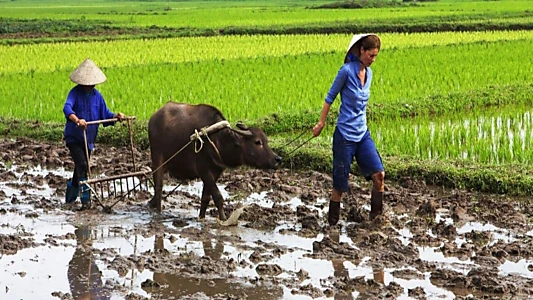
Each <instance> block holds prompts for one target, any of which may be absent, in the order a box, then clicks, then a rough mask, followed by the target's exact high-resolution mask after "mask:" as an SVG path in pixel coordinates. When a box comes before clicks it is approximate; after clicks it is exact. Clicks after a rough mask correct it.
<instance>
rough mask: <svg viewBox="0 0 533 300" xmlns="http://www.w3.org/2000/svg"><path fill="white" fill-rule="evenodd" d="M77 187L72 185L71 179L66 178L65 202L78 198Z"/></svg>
mask: <svg viewBox="0 0 533 300" xmlns="http://www.w3.org/2000/svg"><path fill="white" fill-rule="evenodd" d="M78 193H79V188H78V187H77V186H73V185H72V179H69V180H67V191H66V192H65V203H72V202H74V201H76V198H78Z"/></svg>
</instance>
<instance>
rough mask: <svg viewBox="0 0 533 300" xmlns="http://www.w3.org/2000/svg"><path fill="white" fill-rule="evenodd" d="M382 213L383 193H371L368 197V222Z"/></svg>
mask: <svg viewBox="0 0 533 300" xmlns="http://www.w3.org/2000/svg"><path fill="white" fill-rule="evenodd" d="M382 213H383V192H378V191H372V196H371V197H370V216H369V218H370V221H372V220H374V219H375V218H376V217H377V216H378V215H381V214H382Z"/></svg>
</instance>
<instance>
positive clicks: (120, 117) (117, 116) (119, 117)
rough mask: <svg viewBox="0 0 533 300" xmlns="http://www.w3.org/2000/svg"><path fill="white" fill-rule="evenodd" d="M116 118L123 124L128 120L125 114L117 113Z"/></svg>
mask: <svg viewBox="0 0 533 300" xmlns="http://www.w3.org/2000/svg"><path fill="white" fill-rule="evenodd" d="M115 118H117V119H118V121H119V122H122V121H124V119H125V118H126V116H125V115H124V114H123V113H121V112H119V113H117V114H116V115H115Z"/></svg>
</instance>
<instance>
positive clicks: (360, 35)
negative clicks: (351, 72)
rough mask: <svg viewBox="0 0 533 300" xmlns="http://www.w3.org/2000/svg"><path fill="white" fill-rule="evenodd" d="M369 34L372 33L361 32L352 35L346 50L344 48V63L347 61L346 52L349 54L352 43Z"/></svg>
mask: <svg viewBox="0 0 533 300" xmlns="http://www.w3.org/2000/svg"><path fill="white" fill-rule="evenodd" d="M369 35H372V34H371V33H363V34H356V35H354V36H353V37H352V40H351V41H350V45H348V50H346V55H345V56H344V63H347V62H348V54H350V51H351V50H352V47H353V45H355V43H357V42H359V40H361V39H362V38H364V37H367V36H369Z"/></svg>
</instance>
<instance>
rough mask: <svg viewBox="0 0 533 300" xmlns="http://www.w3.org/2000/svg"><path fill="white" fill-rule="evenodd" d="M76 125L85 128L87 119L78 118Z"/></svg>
mask: <svg viewBox="0 0 533 300" xmlns="http://www.w3.org/2000/svg"><path fill="white" fill-rule="evenodd" d="M76 126H78V127H79V128H81V129H84V130H85V128H87V121H85V119H78V122H76Z"/></svg>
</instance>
